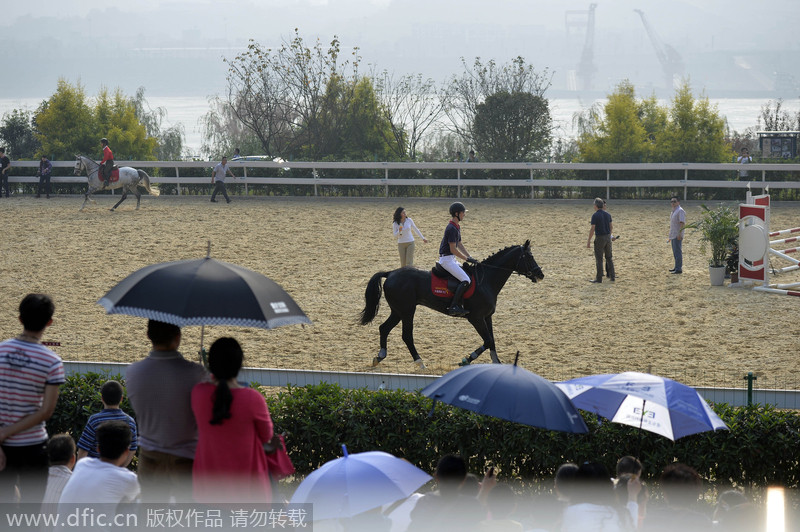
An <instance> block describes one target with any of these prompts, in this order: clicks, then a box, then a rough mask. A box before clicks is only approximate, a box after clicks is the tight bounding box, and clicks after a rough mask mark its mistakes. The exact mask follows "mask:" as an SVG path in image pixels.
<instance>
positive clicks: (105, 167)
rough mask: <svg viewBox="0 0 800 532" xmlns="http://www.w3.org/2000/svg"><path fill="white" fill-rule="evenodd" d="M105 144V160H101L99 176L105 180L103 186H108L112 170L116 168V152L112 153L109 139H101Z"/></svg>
mask: <svg viewBox="0 0 800 532" xmlns="http://www.w3.org/2000/svg"><path fill="white" fill-rule="evenodd" d="M100 143H101V144H102V145H103V160H102V161H100V175H99V176H98V177H99V178H100V180H101V181H103V187H102V188H108V182H109V181H110V180H111V170H113V168H114V154H113V153H111V148H109V147H108V139H105V138H103V139H100Z"/></svg>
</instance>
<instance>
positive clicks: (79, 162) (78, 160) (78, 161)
mask: <svg viewBox="0 0 800 532" xmlns="http://www.w3.org/2000/svg"><path fill="white" fill-rule="evenodd" d="M85 168H86V165H85V164H84V163H83V157H81V156H80V155H76V156H75V169H74V170H73V172H72V173H73V174H75V175H81V174H82V173H83V171H84V169H85Z"/></svg>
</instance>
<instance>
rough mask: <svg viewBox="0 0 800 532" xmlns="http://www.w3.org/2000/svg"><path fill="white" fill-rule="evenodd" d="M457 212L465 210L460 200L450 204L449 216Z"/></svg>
mask: <svg viewBox="0 0 800 532" xmlns="http://www.w3.org/2000/svg"><path fill="white" fill-rule="evenodd" d="M459 212H467V208H466V207H464V204H463V203H461V202H460V201H457V202H455V203H453V204H452V205H450V216H455V215H456V214H458V213H459Z"/></svg>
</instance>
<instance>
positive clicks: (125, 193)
mask: <svg viewBox="0 0 800 532" xmlns="http://www.w3.org/2000/svg"><path fill="white" fill-rule="evenodd" d="M127 197H128V192H127V191H125V190H124V189H123V192H122V197H121V198H120V199H119V201H118V202H117V204H116V205H114V206H113V207H111V209H110V210H111V212H114V211H115V210H116V208H117V207H119V204H120V203H122V202H123V201H125V198H127Z"/></svg>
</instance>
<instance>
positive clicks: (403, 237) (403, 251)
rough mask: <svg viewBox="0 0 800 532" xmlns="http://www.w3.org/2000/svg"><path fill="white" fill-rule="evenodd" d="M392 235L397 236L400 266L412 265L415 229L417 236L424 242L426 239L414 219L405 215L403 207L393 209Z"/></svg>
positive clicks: (426, 241)
mask: <svg viewBox="0 0 800 532" xmlns="http://www.w3.org/2000/svg"><path fill="white" fill-rule="evenodd" d="M392 230H393V231H394V236H395V237H397V250H398V251H399V252H400V267H401V268H402V267H403V266H413V265H414V235H413V234H412V231H416V232H417V234H418V235H419V237H420V238H421V239H422V241H423V242H425V243H426V244H427V243H428V240H427V239H426V238H425V237H424V236H422V233H421V232H420V230H419V229H418V228H417V226H416V225H415V224H414V220H412V219H411V218H409V217H408V216H407V215H406V210H405V209H404V208H403V207H398V208H397V209H395V211H394V222H393V223H392Z"/></svg>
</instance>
